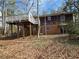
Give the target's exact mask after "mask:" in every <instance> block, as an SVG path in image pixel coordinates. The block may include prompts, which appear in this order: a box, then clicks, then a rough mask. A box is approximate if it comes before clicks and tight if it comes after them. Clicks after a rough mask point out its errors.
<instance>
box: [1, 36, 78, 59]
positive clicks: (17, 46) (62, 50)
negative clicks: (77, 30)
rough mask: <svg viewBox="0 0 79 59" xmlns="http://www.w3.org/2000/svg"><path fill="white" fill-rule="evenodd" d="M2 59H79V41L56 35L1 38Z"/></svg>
mask: <svg viewBox="0 0 79 59" xmlns="http://www.w3.org/2000/svg"><path fill="white" fill-rule="evenodd" d="M0 59H79V41H78V40H75V39H74V40H68V38H67V37H65V36H64V37H62V36H61V37H58V36H54V35H49V36H44V37H43V36H42V37H40V39H37V38H36V37H35V36H32V37H31V38H30V37H26V38H24V39H23V38H19V39H15V40H0Z"/></svg>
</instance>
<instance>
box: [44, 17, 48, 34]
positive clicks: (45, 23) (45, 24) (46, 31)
mask: <svg viewBox="0 0 79 59" xmlns="http://www.w3.org/2000/svg"><path fill="white" fill-rule="evenodd" d="M44 22H45V24H44V25H45V35H47V25H46V23H47V22H46V17H45V21H44Z"/></svg>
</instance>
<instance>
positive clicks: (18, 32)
mask: <svg viewBox="0 0 79 59" xmlns="http://www.w3.org/2000/svg"><path fill="white" fill-rule="evenodd" d="M17 38H19V24H17Z"/></svg>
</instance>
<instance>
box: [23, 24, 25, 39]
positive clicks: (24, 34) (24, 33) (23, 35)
mask: <svg viewBox="0 0 79 59" xmlns="http://www.w3.org/2000/svg"><path fill="white" fill-rule="evenodd" d="M24 37H25V28H24V24H23V38H24Z"/></svg>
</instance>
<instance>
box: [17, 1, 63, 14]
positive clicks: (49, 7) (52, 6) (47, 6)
mask: <svg viewBox="0 0 79 59" xmlns="http://www.w3.org/2000/svg"><path fill="white" fill-rule="evenodd" d="M18 1H22V0H16V2H17V3H16V5H17V6H18V8H19V9H20V11H22V12H24V13H25V11H26V5H24V4H22V3H18ZM24 1H25V2H26V0H24ZM30 1H33V0H30ZM34 1H35V2H36V1H37V0H34ZM39 1H40V2H39V14H40V15H42V14H43V13H44V12H45V13H46V14H51V12H53V11H54V10H58V9H61V7H62V5H63V2H64V0H39ZM25 2H23V3H25ZM35 2H34V6H35V5H36V4H35ZM29 5H31V3H30V4H29ZM36 10H37V9H36V8H34V7H32V9H31V12H33V13H36Z"/></svg>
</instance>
